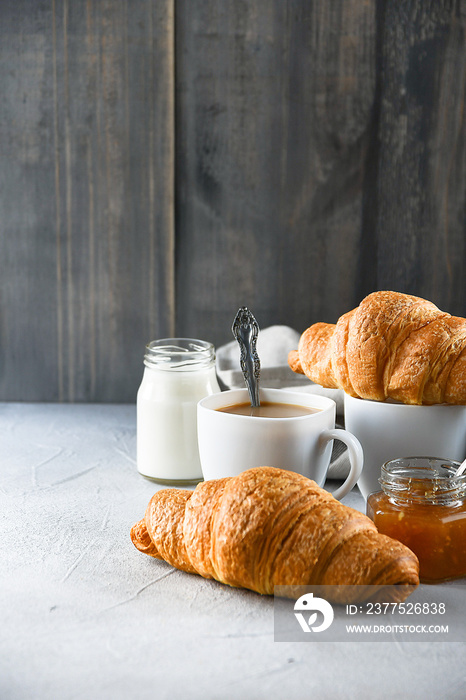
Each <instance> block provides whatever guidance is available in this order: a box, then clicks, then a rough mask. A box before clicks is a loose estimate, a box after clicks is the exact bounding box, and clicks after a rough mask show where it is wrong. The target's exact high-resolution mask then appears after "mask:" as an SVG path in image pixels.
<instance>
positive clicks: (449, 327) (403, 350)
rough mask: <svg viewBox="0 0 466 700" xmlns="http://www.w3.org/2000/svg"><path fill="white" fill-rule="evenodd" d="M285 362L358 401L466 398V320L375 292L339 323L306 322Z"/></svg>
mask: <svg viewBox="0 0 466 700" xmlns="http://www.w3.org/2000/svg"><path fill="white" fill-rule="evenodd" d="M288 363H289V365H290V367H291V369H292V370H293V371H294V372H301V373H303V374H305V375H306V376H307V377H309V379H311V380H312V381H313V382H316V383H317V384H321V385H322V386H324V387H327V388H335V389H343V390H344V391H345V392H346V393H347V394H350V395H351V396H357V397H360V398H363V399H372V400H373V401H385V400H386V399H395V400H397V401H401V402H402V403H407V404H436V403H450V404H466V319H464V318H458V317H455V316H450V314H447V313H444V312H442V311H440V310H439V309H438V308H437V307H436V306H435V304H432V303H431V302H430V301H426V300H425V299H420V298H419V297H414V296H411V295H409V294H401V293H399V292H374V293H373V294H369V296H367V297H366V298H365V299H363V300H362V302H361V303H360V304H359V306H358V307H356V308H355V309H353V310H352V311H348V313H346V314H344V315H343V316H341V317H340V318H339V319H338V321H337V323H336V325H334V324H330V323H315V324H314V325H312V326H311V327H310V328H308V329H307V330H306V331H305V332H304V333H303V334H302V336H301V338H300V341H299V345H298V350H297V351H296V350H293V351H292V352H291V353H290V354H289V356H288Z"/></svg>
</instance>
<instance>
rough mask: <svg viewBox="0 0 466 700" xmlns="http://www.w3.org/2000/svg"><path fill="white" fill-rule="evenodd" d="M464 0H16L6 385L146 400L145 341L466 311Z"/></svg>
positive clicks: (0, 360) (7, 76)
mask: <svg viewBox="0 0 466 700" xmlns="http://www.w3.org/2000/svg"><path fill="white" fill-rule="evenodd" d="M465 27H466V0H438V2H435V3H426V2H423V1H422V0H409V1H408V0H365V1H364V2H361V0H338V1H337V2H327V0H176V1H175V0H82V1H81V0H80V1H78V2H71V0H40V1H39V0H3V1H2V2H1V3H0V37H1V42H0V61H1V69H2V70H1V71H0V94H1V95H2V101H1V107H0V114H1V119H0V127H1V139H0V149H1V158H0V188H1V189H0V261H1V283H0V400H29V401H122V402H124V401H134V399H135V394H136V390H137V387H138V384H139V381H140V376H141V370H142V355H143V349H144V344H145V343H146V342H147V341H148V340H150V339H151V338H155V337H164V336H168V335H171V334H178V335H186V336H195V337H201V338H207V339H211V340H212V341H213V342H214V343H215V344H217V345H219V344H221V343H223V342H227V341H229V340H230V339H231V335H230V326H231V322H232V319H233V317H234V314H235V313H236V310H237V308H238V306H240V305H243V304H246V305H248V306H250V308H251V309H252V310H253V311H254V313H255V315H256V317H257V318H258V320H259V322H260V324H261V326H262V327H266V326H268V325H271V324H275V323H283V324H287V325H290V326H292V327H294V328H296V329H297V330H299V331H302V330H304V328H306V327H307V326H308V325H309V324H310V323H312V322H314V321H317V320H325V321H335V320H336V319H337V318H338V316H339V315H340V314H341V313H343V312H345V311H347V310H348V309H350V308H352V307H353V306H355V305H356V304H357V303H358V302H359V301H360V299H361V298H362V297H363V296H364V295H365V294H367V293H369V292H371V291H373V290H375V289H397V290H399V291H404V292H409V293H413V294H419V295H421V296H425V297H426V298H429V299H431V300H432V301H434V302H435V303H437V304H438V305H439V306H440V307H441V308H443V309H444V310H447V311H450V312H451V313H455V314H459V315H466V301H465V281H464V278H465V274H464V273H465V262H466V260H465V256H466V250H465V203H466V187H465V185H466V173H465V144H466V139H465V114H464V109H463V105H464V90H465V67H466V54H465Z"/></svg>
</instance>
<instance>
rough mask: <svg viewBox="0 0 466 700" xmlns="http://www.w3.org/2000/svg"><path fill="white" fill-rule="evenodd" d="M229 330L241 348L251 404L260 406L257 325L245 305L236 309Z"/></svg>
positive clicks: (243, 369)
mask: <svg viewBox="0 0 466 700" xmlns="http://www.w3.org/2000/svg"><path fill="white" fill-rule="evenodd" d="M231 330H232V333H233V335H234V336H235V338H236V340H237V341H238V343H239V346H240V349H241V358H240V362H241V370H242V372H243V377H244V381H245V382H246V386H247V388H248V391H249V397H250V399H251V406H260V400H259V377H260V372H261V364H260V360H259V355H258V354H257V350H256V342H257V336H258V335H259V325H258V323H257V321H256V319H255V318H254V316H253V315H252V313H251V312H250V311H249V309H248V308H247V307H246V306H242V307H241V308H240V309H238V313H237V314H236V316H235V320H234V321H233V325H232V327H231Z"/></svg>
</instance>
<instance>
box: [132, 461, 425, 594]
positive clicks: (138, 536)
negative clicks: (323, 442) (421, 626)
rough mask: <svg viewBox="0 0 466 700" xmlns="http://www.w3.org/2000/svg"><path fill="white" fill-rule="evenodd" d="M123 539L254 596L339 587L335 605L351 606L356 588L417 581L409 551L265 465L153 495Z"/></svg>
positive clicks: (320, 492)
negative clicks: (280, 589) (188, 488)
mask: <svg viewBox="0 0 466 700" xmlns="http://www.w3.org/2000/svg"><path fill="white" fill-rule="evenodd" d="M131 539H132V541H133V543H134V545H135V546H136V547H137V549H139V550H140V551H141V552H145V553H146V554H149V555H150V556H153V557H156V558H158V559H164V560H165V561H167V562H168V563H169V564H171V565H172V566H175V567H177V568H178V569H182V570H183V571H188V572H191V573H198V574H200V575H201V576H204V577H205V578H214V579H216V580H217V581H221V582H222V583H226V584H228V585H230V586H235V587H242V588H249V589H251V590H253V591H257V592H258V593H265V594H273V592H274V586H275V585H283V586H290V587H299V586H307V585H329V586H330V585H331V586H335V588H336V587H337V586H341V587H342V588H343V589H344V590H342V591H340V598H338V596H337V597H336V598H334V600H336V602H352V600H354V599H355V598H354V597H352V596H354V595H355V591H356V590H357V591H358V594H357V596H356V597H357V599H364V595H361V590H363V587H366V586H377V587H389V586H395V585H396V599H397V600H404V598H406V597H407V596H408V595H409V594H410V593H411V592H412V590H414V588H415V587H416V586H417V585H418V583H419V563H418V560H417V557H416V556H415V555H414V554H413V552H411V550H410V549H408V548H407V547H406V546H405V545H403V544H401V543H400V542H397V541H396V540H393V539H391V538H390V537H387V536H385V535H381V534H379V533H378V531H377V528H376V527H375V525H374V523H373V522H372V520H370V519H369V518H368V517H367V516H365V515H364V514H362V513H359V512H358V511H356V510H353V509H352V508H349V507H348V506H345V505H343V504H342V503H340V502H339V501H337V500H335V498H334V497H333V496H332V495H331V494H330V493H328V492H327V491H324V489H322V488H320V487H319V486H317V484H316V483H315V482H314V481H311V480H310V479H307V478H306V477H304V476H301V475H300V474H297V473H295V472H290V471H285V470H283V469H277V468H275V467H256V468H253V469H249V470H247V471H245V472H242V473H241V474H239V475H238V476H235V477H231V478H224V479H215V480H212V481H205V482H203V483H201V484H199V485H198V486H197V487H196V489H195V490H194V491H184V490H178V489H164V490H162V491H158V492H157V493H156V494H155V495H154V496H153V498H152V499H151V501H150V502H149V505H148V507H147V510H146V514H145V516H144V518H143V519H142V520H141V521H140V522H139V523H137V524H136V525H134V527H133V528H132V530H131ZM351 586H353V587H355V588H354V591H353V592H352V593H351V589H350V587H351ZM348 591H350V593H348ZM369 595H370V592H369V591H368V592H367V596H368V597H369ZM348 596H349V597H348ZM290 597H293V596H292V595H291V596H290ZM392 599H393V598H392Z"/></svg>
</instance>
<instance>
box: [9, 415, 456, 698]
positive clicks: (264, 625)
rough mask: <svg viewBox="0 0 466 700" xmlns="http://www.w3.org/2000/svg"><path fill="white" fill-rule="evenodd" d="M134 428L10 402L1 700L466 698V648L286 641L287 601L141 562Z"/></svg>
mask: <svg viewBox="0 0 466 700" xmlns="http://www.w3.org/2000/svg"><path fill="white" fill-rule="evenodd" d="M135 419H136V412H135V407H134V406H107V405H44V404H33V405H31V404H0V450H1V472H0V509H1V510H0V513H1V523H2V540H1V541H2V554H1V564H0V567H1V568H0V586H1V588H0V593H1V597H0V601H1V602H0V606H1V626H0V698H2V700H10V699H16V698H27V699H28V700H30V699H35V698H40V699H42V698H44V699H49V698H50V699H54V700H62V699H63V700H68V699H76V700H77V699H78V698H83V699H84V698H88V699H90V700H100V699H101V698H112V700H120V699H125V700H126V698H128V699H131V700H133V699H135V700H139V699H141V700H144V699H145V698H151V699H152V698H157V700H158V699H162V698H167V699H168V698H170V699H171V700H172V699H175V700H177V699H178V698H180V699H184V698H199V699H201V698H202V699H203V700H206V699H211V698H215V699H217V698H218V700H228V699H229V698H245V699H246V700H253V699H255V698H267V699H268V700H272V699H275V698H280V699H282V698H283V699H285V698H286V699H287V700H293V699H295V698H296V699H299V700H301V699H303V698H311V697H315V698H319V700H321V699H325V698H332V699H335V698H345V699H347V698H358V700H364V699H365V698H397V700H399V698H411V697H413V698H414V697H416V698H435V700H438V699H439V698H464V697H465V694H466V672H465V661H464V652H465V645H464V644H463V643H432V644H428V643H400V642H386V643H365V642H362V643H361V642H360V643H356V642H348V643H278V642H274V638H273V599H271V598H266V597H261V596H259V595H257V594H255V593H252V592H248V591H241V590H236V589H230V588H228V587H226V586H223V585H221V584H218V583H216V582H213V581H206V580H204V579H202V578H201V577H197V576H193V575H189V574H185V573H182V572H179V571H176V570H174V569H172V568H171V567H170V566H168V565H167V564H165V563H163V562H159V561H157V560H154V559H152V558H150V557H147V556H144V555H143V554H141V553H139V552H138V551H137V550H136V549H135V548H134V547H133V545H132V543H131V541H130V538H129V530H130V528H131V526H132V524H133V523H134V522H136V521H137V520H139V519H140V518H141V517H142V515H143V513H144V510H145V507H146V505H147V503H148V501H149V499H150V497H151V495H152V494H153V493H154V491H155V490H156V489H157V486H156V485H154V484H153V483H151V482H150V481H147V480H145V479H143V478H142V477H140V476H139V475H138V473H137V471H136V464H135V453H136V441H135V436H136V425H135ZM344 502H345V503H347V504H348V505H351V506H353V507H356V508H359V509H361V510H362V509H363V501H362V498H361V497H360V496H359V494H358V492H357V490H355V491H354V492H353V493H352V494H350V495H349V496H348V497H347V498H346V499H344Z"/></svg>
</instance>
